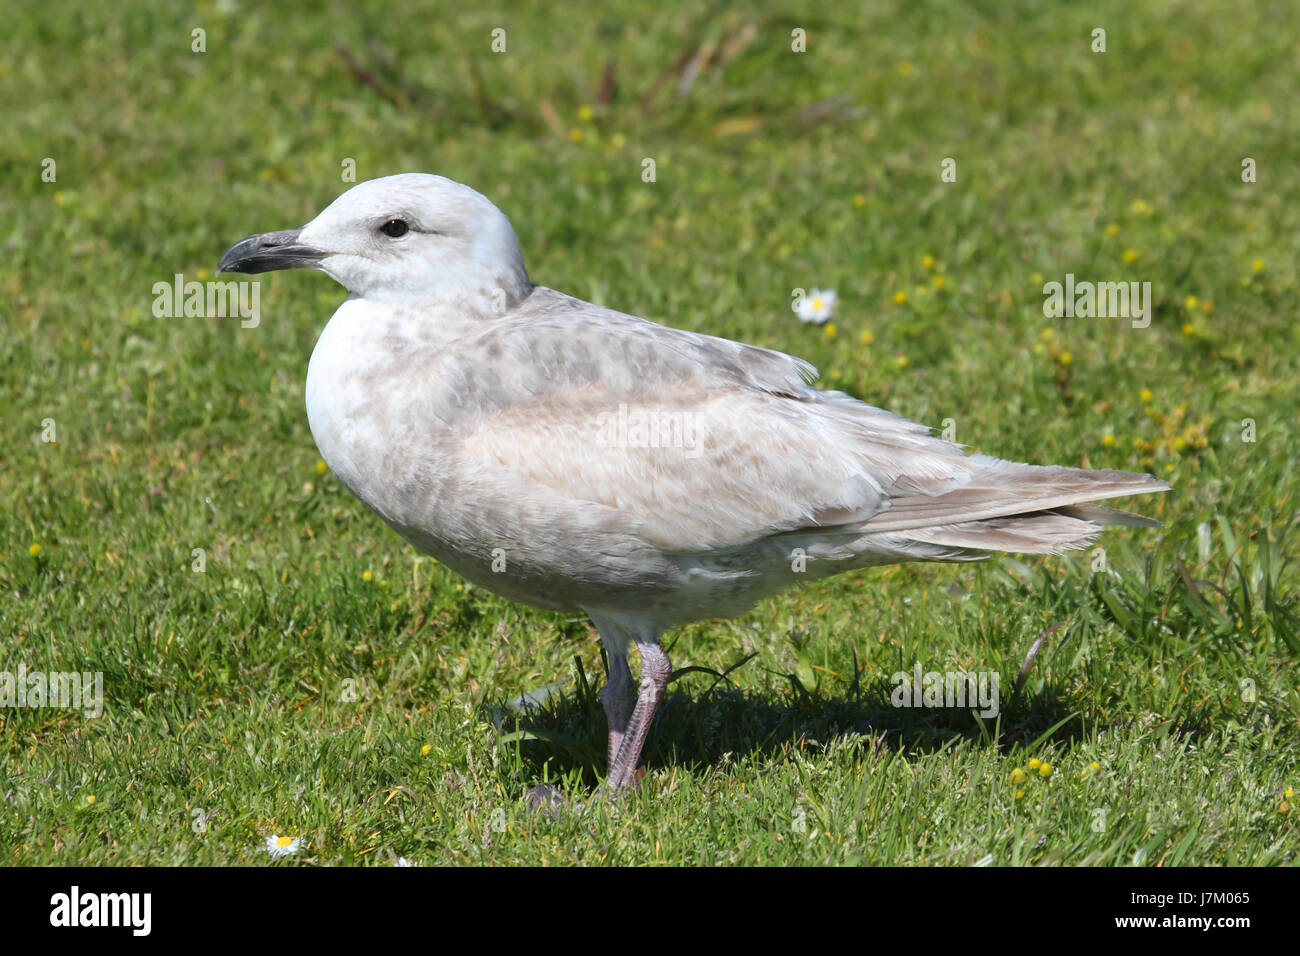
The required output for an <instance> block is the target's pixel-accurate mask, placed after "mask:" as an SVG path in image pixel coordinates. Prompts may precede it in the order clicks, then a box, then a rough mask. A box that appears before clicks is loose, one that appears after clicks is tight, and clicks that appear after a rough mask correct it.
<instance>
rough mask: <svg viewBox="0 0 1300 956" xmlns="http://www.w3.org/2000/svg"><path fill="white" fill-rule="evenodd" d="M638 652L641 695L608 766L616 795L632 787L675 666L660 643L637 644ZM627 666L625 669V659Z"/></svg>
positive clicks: (609, 784) (611, 786)
mask: <svg viewBox="0 0 1300 956" xmlns="http://www.w3.org/2000/svg"><path fill="white" fill-rule="evenodd" d="M637 648H638V650H640V652H641V693H640V694H638V695H637V698H636V706H635V707H634V708H633V709H632V717H631V719H630V720H629V721H628V725H627V730H626V734H625V736H624V737H623V740H622V743H621V744H620V745H619V748H618V753H617V754H615V755H614V758H613V759H612V760H611V761H610V762H609V777H608V780H607V785H608V787H609V789H610V790H613V791H618V790H623V789H625V788H626V787H627V786H628V785H629V784H630V783H631V781H632V775H633V774H634V773H635V772H636V765H637V762H638V761H639V760H640V759H641V748H642V747H643V746H645V739H646V735H647V734H648V733H649V732H650V721H651V720H652V719H653V718H654V715H655V708H656V707H658V706H659V701H660V700H662V699H663V696H664V688H666V687H667V686H668V675H669V674H670V673H672V664H670V663H669V661H668V655H667V654H665V653H664V650H663V648H662V647H660V646H659V643H658V641H655V640H653V639H651V640H648V641H638V642H637ZM624 665H625V666H626V659H624ZM611 683H612V676H611Z"/></svg>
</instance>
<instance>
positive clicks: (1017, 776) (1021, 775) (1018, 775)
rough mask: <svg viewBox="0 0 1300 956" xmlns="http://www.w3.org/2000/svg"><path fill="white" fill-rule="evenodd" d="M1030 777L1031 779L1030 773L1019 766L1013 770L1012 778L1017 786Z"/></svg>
mask: <svg viewBox="0 0 1300 956" xmlns="http://www.w3.org/2000/svg"><path fill="white" fill-rule="evenodd" d="M1028 779H1029V775H1028V774H1027V773H1025V772H1024V771H1023V770H1021V769H1020V768H1019V767H1017V768H1016V769H1015V770H1012V771H1011V777H1010V780H1011V782H1012V783H1014V784H1015V785H1016V786H1019V785H1020V784H1022V783H1024V782H1025V781H1026V780H1028Z"/></svg>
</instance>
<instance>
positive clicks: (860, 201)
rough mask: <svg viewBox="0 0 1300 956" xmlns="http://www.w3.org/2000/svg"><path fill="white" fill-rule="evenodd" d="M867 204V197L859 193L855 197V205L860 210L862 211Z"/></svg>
mask: <svg viewBox="0 0 1300 956" xmlns="http://www.w3.org/2000/svg"><path fill="white" fill-rule="evenodd" d="M866 204H867V197H866V196H864V195H862V193H858V194H857V195H855V196H854V197H853V205H855V206H857V207H858V208H859V209H861V208H862V207H863V206H865V205H866Z"/></svg>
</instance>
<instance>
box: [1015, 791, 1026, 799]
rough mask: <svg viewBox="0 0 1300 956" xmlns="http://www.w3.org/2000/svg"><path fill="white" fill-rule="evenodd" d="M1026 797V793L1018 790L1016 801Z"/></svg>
mask: <svg viewBox="0 0 1300 956" xmlns="http://www.w3.org/2000/svg"><path fill="white" fill-rule="evenodd" d="M1024 795H1025V791H1023V790H1017V791H1016V799H1017V800H1019V799H1020V798H1021V797H1023V796H1024Z"/></svg>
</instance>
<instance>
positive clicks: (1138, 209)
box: [1129, 199, 1151, 216]
mask: <svg viewBox="0 0 1300 956" xmlns="http://www.w3.org/2000/svg"><path fill="white" fill-rule="evenodd" d="M1129 209H1132V210H1133V211H1134V212H1135V213H1137V214H1138V215H1139V216H1141V215H1143V214H1144V213H1148V212H1150V211H1151V207H1150V206H1149V205H1148V204H1147V201H1146V200H1145V199H1134V200H1133V202H1132V203H1131V204H1130V205H1129Z"/></svg>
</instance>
